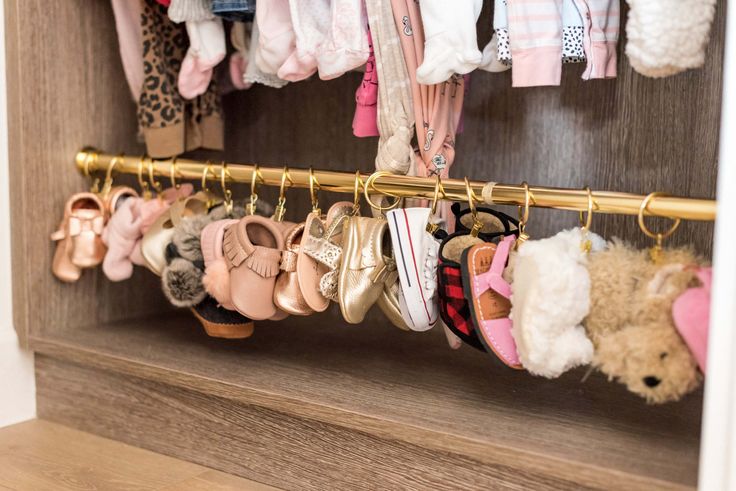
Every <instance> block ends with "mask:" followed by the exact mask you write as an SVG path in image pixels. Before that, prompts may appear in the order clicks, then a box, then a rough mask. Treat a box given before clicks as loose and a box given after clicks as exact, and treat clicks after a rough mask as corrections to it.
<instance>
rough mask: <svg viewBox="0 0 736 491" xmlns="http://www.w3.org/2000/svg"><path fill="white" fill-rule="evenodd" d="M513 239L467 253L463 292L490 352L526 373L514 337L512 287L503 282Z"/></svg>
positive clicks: (464, 256)
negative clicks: (512, 332)
mask: <svg viewBox="0 0 736 491" xmlns="http://www.w3.org/2000/svg"><path fill="white" fill-rule="evenodd" d="M515 241H516V238H515V237H514V236H513V235H508V236H506V237H504V239H503V240H502V241H501V243H500V244H499V245H498V247H496V244H489V243H483V244H476V245H474V246H472V247H469V248H467V249H465V250H464V251H463V253H462V258H461V261H460V264H461V266H460V267H461V271H462V283H463V292H464V294H465V300H466V301H467V303H468V307H469V308H470V318H471V321H472V323H473V327H474V331H475V332H476V333H477V334H478V335H479V336H478V339H480V341H481V343H483V345H484V347H485V348H486V351H493V353H495V354H496V356H497V357H498V358H499V359H500V360H501V361H502V362H503V363H504V364H506V365H508V366H510V367H511V368H515V369H519V370H520V369H522V368H523V367H522V366H521V361H520V360H519V354H518V353H517V351H516V343H515V341H514V337H513V336H512V334H511V327H512V323H511V319H510V318H509V313H510V312H511V302H510V298H511V285H510V284H509V283H508V282H507V281H506V280H504V279H503V276H502V275H503V270H504V269H505V267H506V262H507V261H508V257H509V251H510V250H511V247H512V245H513V244H514V242H515Z"/></svg>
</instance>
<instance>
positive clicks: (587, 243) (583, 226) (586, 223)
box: [579, 186, 598, 254]
mask: <svg viewBox="0 0 736 491" xmlns="http://www.w3.org/2000/svg"><path fill="white" fill-rule="evenodd" d="M585 191H586V192H587V193H588V214H587V216H586V215H585V212H584V211H582V210H581V211H580V213H579V219H580V231H581V232H582V234H581V235H582V241H581V242H580V250H581V251H583V252H584V253H586V254H587V253H589V252H590V251H591V249H592V248H593V242H592V241H591V240H590V226H591V225H592V224H593V210H594V208H598V205H597V204H596V202H595V199H593V192H592V191H591V190H590V187H588V186H585Z"/></svg>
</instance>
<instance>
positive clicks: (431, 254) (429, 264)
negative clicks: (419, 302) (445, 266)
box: [424, 249, 437, 297]
mask: <svg viewBox="0 0 736 491" xmlns="http://www.w3.org/2000/svg"><path fill="white" fill-rule="evenodd" d="M424 287H425V289H426V290H427V293H428V294H429V296H430V297H431V296H433V295H434V292H435V290H436V289H437V253H436V252H435V250H434V249H430V250H428V251H427V258H426V259H425V260H424Z"/></svg>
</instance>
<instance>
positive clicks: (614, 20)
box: [514, 0, 621, 80]
mask: <svg viewBox="0 0 736 491" xmlns="http://www.w3.org/2000/svg"><path fill="white" fill-rule="evenodd" d="M575 5H576V6H577V8H578V10H579V11H580V13H581V15H582V17H583V34H584V39H583V46H584V49H585V56H586V58H587V59H588V65H587V66H586V68H585V72H583V79H585V80H590V79H594V78H615V77H616V44H617V43H618V31H619V22H620V16H621V13H620V3H619V0H575ZM514 63H516V61H514Z"/></svg>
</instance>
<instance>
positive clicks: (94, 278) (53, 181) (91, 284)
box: [5, 0, 164, 340]
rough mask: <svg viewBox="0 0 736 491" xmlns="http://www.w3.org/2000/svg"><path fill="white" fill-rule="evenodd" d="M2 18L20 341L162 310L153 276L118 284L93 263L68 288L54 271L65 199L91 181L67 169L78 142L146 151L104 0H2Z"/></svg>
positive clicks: (15, 298)
mask: <svg viewBox="0 0 736 491" xmlns="http://www.w3.org/2000/svg"><path fill="white" fill-rule="evenodd" d="M5 18H6V29H5V32H6V36H7V41H8V43H7V54H8V56H7V73H6V75H7V79H8V106H9V107H8V111H9V113H8V121H9V130H10V132H9V151H10V177H11V186H10V189H11V196H10V198H11V205H12V248H13V250H12V252H13V256H12V257H13V299H14V300H13V313H14V317H15V327H16V329H17V330H18V333H19V335H20V338H21V340H24V339H25V337H26V332H27V331H28V330H29V329H31V330H34V331H37V332H38V331H43V330H46V329H54V328H55V327H56V326H63V325H66V326H69V325H85V324H96V323H98V322H106V321H109V320H114V319H120V318H124V317H127V316H128V315H129V313H130V308H131V306H135V309H136V311H138V312H140V313H143V312H153V311H160V310H161V308H162V306H163V305H164V302H163V296H162V295H161V294H160V293H159V291H160V288H158V286H157V282H156V281H155V278H154V277H153V276H151V275H145V274H136V275H135V276H134V278H133V280H132V281H131V282H128V283H117V284H116V283H111V282H109V281H107V280H106V279H105V278H104V276H103V275H102V272H101V271H100V270H99V269H98V270H96V271H86V272H85V273H84V275H83V277H82V279H81V280H80V281H79V282H77V283H75V284H71V285H69V284H62V283H61V282H59V281H58V280H56V279H55V278H54V277H53V276H52V274H51V259H52V256H53V251H54V246H53V244H52V243H51V241H50V240H49V235H50V234H51V232H53V231H54V230H55V229H56V228H57V227H58V225H59V222H60V220H61V218H62V216H63V212H64V209H63V206H64V202H65V200H66V199H68V198H69V197H70V196H71V195H72V194H73V193H75V192H79V191H84V190H86V188H89V183H88V181H87V180H86V179H84V178H82V177H81V176H80V175H79V174H78V173H77V172H75V171H72V170H71V169H73V157H74V153H75V152H76V151H77V150H79V148H80V147H81V146H83V145H95V146H99V147H103V148H114V149H116V150H115V151H120V152H128V153H133V154H136V153H141V152H142V147H141V145H139V144H138V143H137V137H136V133H137V128H136V122H135V104H134V103H133V101H132V98H131V95H130V91H129V90H128V87H127V85H126V81H125V77H124V76H123V71H122V67H121V65H120V55H119V54H118V45H117V40H116V34H115V24H114V21H113V16H112V10H111V7H110V2H109V1H103V0H95V1H88V0H65V1H63V2H47V1H43V0H31V1H19V0H5ZM132 285H135V287H133V286H132Z"/></svg>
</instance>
